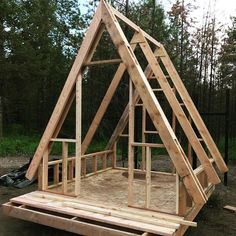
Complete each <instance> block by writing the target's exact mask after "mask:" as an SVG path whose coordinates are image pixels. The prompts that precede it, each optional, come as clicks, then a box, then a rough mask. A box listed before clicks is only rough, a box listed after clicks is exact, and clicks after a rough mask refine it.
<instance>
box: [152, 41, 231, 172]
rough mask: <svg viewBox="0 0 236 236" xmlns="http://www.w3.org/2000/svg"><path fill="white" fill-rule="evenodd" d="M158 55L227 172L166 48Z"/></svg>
mask: <svg viewBox="0 0 236 236" xmlns="http://www.w3.org/2000/svg"><path fill="white" fill-rule="evenodd" d="M156 55H162V56H161V57H160V58H161V61H162V63H163V65H164V66H165V68H166V70H167V72H168V74H169V75H170V78H171V80H172V82H173V84H174V86H175V88H176V90H177V92H178V93H179V95H180V97H181V99H182V100H183V103H184V105H185V107H186V108H187V110H188V112H189V114H190V116H191V118H192V121H193V122H194V124H195V125H196V127H197V129H198V130H199V132H200V134H201V137H202V138H203V140H204V142H205V144H206V145H207V148H208V150H209V152H210V154H211V156H212V157H213V158H214V160H215V162H216V164H217V166H218V168H219V170H220V171H221V172H227V171H228V168H227V166H226V164H225V162H224V160H223V158H222V156H221V154H220V152H219V150H218V148H217V147H216V144H215V142H214V141H213V139H212V137H211V135H210V133H209V131H208V129H207V127H206V125H205V124H204V122H203V120H202V118H201V116H200V114H199V112H198V110H197V108H196V107H195V105H194V103H193V101H192V99H191V97H190V96H189V93H188V91H187V89H186V88H185V86H184V84H183V82H182V80H181V78H180V77H179V74H178V72H177V71H176V69H175V67H174V65H173V64H172V62H171V60H170V58H169V56H168V54H167V52H166V50H165V48H164V47H163V46H162V45H161V47H160V48H159V50H158V53H157V54H156Z"/></svg>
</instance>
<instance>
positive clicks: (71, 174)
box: [68, 160, 75, 180]
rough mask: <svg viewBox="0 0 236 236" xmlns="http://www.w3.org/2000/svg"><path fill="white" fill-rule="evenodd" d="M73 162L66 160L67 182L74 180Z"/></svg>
mask: <svg viewBox="0 0 236 236" xmlns="http://www.w3.org/2000/svg"><path fill="white" fill-rule="evenodd" d="M74 170H75V160H68V180H72V179H73V178H74Z"/></svg>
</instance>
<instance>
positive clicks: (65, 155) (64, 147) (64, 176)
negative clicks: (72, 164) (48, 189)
mask: <svg viewBox="0 0 236 236" xmlns="http://www.w3.org/2000/svg"><path fill="white" fill-rule="evenodd" d="M67 158H68V143H66V142H62V193H63V194H65V193H67V175H68V171H67V170H68V160H67Z"/></svg>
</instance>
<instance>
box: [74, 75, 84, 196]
mask: <svg viewBox="0 0 236 236" xmlns="http://www.w3.org/2000/svg"><path fill="white" fill-rule="evenodd" d="M75 93H76V95H75V97H76V119H75V120H76V128H75V129H76V134H75V136H76V144H75V147H76V148H75V149H76V151H75V195H76V196H78V195H79V194H80V190H81V189H80V182H81V128H82V122H81V118H82V107H81V105H82V75H81V74H79V76H78V78H77V81H76V92H75Z"/></svg>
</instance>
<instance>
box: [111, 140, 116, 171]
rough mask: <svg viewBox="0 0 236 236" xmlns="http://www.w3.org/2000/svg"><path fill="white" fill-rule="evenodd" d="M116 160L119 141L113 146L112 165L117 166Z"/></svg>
mask: <svg viewBox="0 0 236 236" xmlns="http://www.w3.org/2000/svg"><path fill="white" fill-rule="evenodd" d="M116 160H117V142H115V143H114V146H113V156H112V167H113V168H116Z"/></svg>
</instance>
